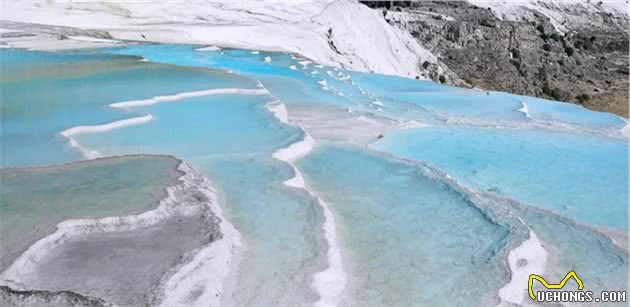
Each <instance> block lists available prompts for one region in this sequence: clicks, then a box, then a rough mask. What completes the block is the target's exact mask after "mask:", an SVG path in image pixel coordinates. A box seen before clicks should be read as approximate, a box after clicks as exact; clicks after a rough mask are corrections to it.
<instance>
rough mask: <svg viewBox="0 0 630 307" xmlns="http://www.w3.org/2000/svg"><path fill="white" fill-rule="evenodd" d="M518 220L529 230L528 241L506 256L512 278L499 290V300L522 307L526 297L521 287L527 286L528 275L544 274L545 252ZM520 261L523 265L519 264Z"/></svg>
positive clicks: (524, 290) (532, 234)
mask: <svg viewBox="0 0 630 307" xmlns="http://www.w3.org/2000/svg"><path fill="white" fill-rule="evenodd" d="M518 219H519V220H520V221H521V222H522V223H523V224H524V225H525V226H526V227H527V229H529V239H527V240H525V241H524V242H523V243H522V244H521V245H519V246H518V247H516V248H514V249H513V250H511V251H510V253H509V254H508V263H509V266H510V271H511V274H512V277H511V278H510V282H508V283H507V284H506V285H505V286H503V287H502V288H501V289H499V298H501V300H502V301H504V302H508V303H512V304H516V305H521V306H522V305H523V300H524V299H525V296H526V295H527V293H526V289H527V288H526V287H524V286H523V285H527V281H528V279H529V275H530V274H538V275H541V274H543V273H544V271H545V264H546V262H547V251H546V250H545V249H544V248H543V247H542V244H541V243H540V241H539V240H538V237H537V236H536V234H535V233H534V231H532V230H531V229H530V228H529V227H528V226H527V224H525V222H523V220H522V219H521V218H518ZM521 261H522V262H523V263H522V264H519V262H521ZM499 306H501V304H499Z"/></svg>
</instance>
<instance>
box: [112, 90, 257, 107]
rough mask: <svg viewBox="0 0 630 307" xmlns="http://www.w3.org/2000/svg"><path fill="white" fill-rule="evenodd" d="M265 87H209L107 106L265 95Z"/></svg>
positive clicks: (144, 104) (131, 105)
mask: <svg viewBox="0 0 630 307" xmlns="http://www.w3.org/2000/svg"><path fill="white" fill-rule="evenodd" d="M268 93H269V92H267V90H266V89H245V88H218V89H209V90H203V91H194V92H184V93H179V94H175V95H167V96H156V97H153V98H149V99H141V100H129V101H123V102H117V103H112V104H110V105H109V106H110V107H112V108H133V107H140V106H149V105H153V104H156V103H160V102H173V101H177V100H182V99H186V98H192V97H202V96H210V95H225V94H242V95H267V94H268Z"/></svg>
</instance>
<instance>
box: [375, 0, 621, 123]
mask: <svg viewBox="0 0 630 307" xmlns="http://www.w3.org/2000/svg"><path fill="white" fill-rule="evenodd" d="M396 4H397V3H396V1H394V2H393V3H389V2H388V5H389V9H387V8H386V7H385V6H381V7H380V8H378V9H383V10H384V12H383V14H384V16H385V19H386V20H387V21H388V22H389V23H390V24H392V25H395V26H397V27H399V28H403V29H406V30H407V31H409V32H410V33H411V34H412V35H413V36H414V37H415V38H416V39H418V41H419V42H420V43H421V45H423V46H424V47H425V48H427V49H429V50H433V52H434V54H436V55H437V56H438V57H439V59H440V61H441V62H442V63H443V64H445V65H446V66H447V67H448V69H447V71H449V70H450V74H449V77H450V79H451V83H453V84H455V85H460V86H473V87H479V88H483V89H489V90H499V91H507V92H512V93H516V94H522V95H530V96H539V97H544V98H549V99H555V100H561V101H570V102H574V103H578V104H581V105H583V106H585V107H587V108H589V109H593V110H597V111H607V112H612V113H616V114H619V115H622V116H624V117H628V33H627V29H628V16H627V15H618V14H617V15H614V14H612V13H606V12H604V11H597V10H587V9H585V8H583V7H573V8H572V7H562V8H561V7H551V6H550V7H548V8H546V9H549V10H552V11H553V12H554V13H557V14H560V16H563V17H562V18H563V21H562V23H561V24H560V25H558V24H557V23H556V24H555V25H554V21H552V20H550V19H549V18H548V17H546V16H544V15H543V14H541V13H539V12H536V11H533V10H529V9H527V8H522V9H521V8H519V9H520V10H521V11H522V12H519V13H521V14H520V16H515V17H514V18H499V17H497V15H498V14H495V12H494V11H492V10H490V9H488V8H481V7H476V6H474V5H472V4H469V3H466V2H451V1H436V2H425V1H421V2H411V3H406V4H401V3H399V4H398V5H396ZM371 6H377V5H376V4H372V5H371ZM557 28H560V29H557Z"/></svg>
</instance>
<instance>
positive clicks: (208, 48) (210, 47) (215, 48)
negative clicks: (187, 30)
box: [195, 46, 221, 51]
mask: <svg viewBox="0 0 630 307" xmlns="http://www.w3.org/2000/svg"><path fill="white" fill-rule="evenodd" d="M219 50H221V48H220V47H217V46H207V47H202V48H197V49H195V51H219Z"/></svg>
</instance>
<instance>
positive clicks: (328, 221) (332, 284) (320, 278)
mask: <svg viewBox="0 0 630 307" xmlns="http://www.w3.org/2000/svg"><path fill="white" fill-rule="evenodd" d="M275 104H282V103H279V102H276V103H275ZM275 104H268V105H267V108H269V110H270V111H271V112H272V113H273V114H274V115H275V116H276V117H278V119H279V120H280V121H282V122H285V123H286V122H287V121H286V118H285V117H283V115H280V116H279V114H282V112H278V110H279V109H282V107H277V106H274V105H275ZM283 108H284V110H285V111H284V112H286V107H283ZM299 127H300V129H302V131H303V132H304V138H303V139H302V140H301V141H299V142H296V143H293V144H291V145H289V146H287V147H285V148H281V149H279V150H277V151H276V152H274V153H273V157H274V158H276V159H278V160H280V161H284V162H286V163H288V164H289V165H290V166H291V168H293V172H294V177H293V178H291V179H288V180H286V181H284V185H286V186H289V187H294V188H300V189H304V190H305V191H307V192H308V193H309V194H310V195H311V196H312V197H314V198H316V199H317V203H318V204H319V205H320V207H321V208H322V211H323V214H324V223H323V226H322V228H323V230H324V238H325V239H326V243H327V244H328V253H327V260H328V267H327V268H326V269H325V270H323V271H320V272H317V273H315V274H314V275H313V284H312V286H313V288H314V289H315V291H317V293H318V294H319V300H318V301H317V302H315V304H314V306H316V307H331V306H336V305H337V302H338V301H339V298H340V296H341V293H342V292H343V289H344V288H345V286H346V275H345V272H344V271H343V264H342V261H341V251H340V249H339V244H338V241H337V227H336V224H335V217H334V216H333V214H332V212H331V211H330V208H329V207H328V205H327V204H326V203H325V202H324V201H323V200H322V199H321V198H319V197H318V196H317V195H316V194H315V193H314V192H313V191H312V190H311V189H309V188H308V186H306V183H305V181H304V177H303V176H302V173H301V172H300V171H299V170H298V169H297V168H296V167H295V164H294V163H293V162H294V161H295V160H297V159H299V158H302V157H304V156H306V155H308V154H309V153H310V152H311V151H312V150H313V146H314V145H315V142H314V140H313V138H312V137H311V136H310V135H309V134H308V132H306V131H305V130H304V128H303V127H301V126H299Z"/></svg>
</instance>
